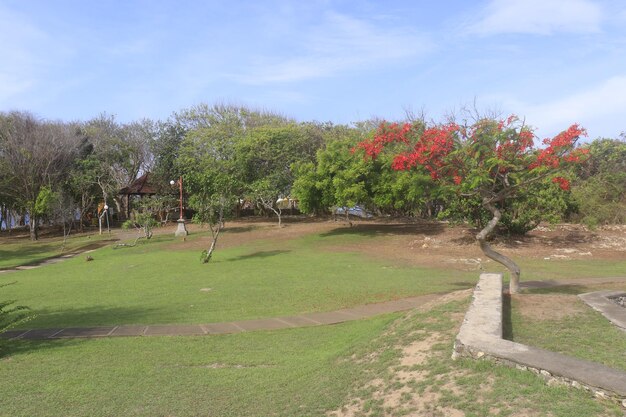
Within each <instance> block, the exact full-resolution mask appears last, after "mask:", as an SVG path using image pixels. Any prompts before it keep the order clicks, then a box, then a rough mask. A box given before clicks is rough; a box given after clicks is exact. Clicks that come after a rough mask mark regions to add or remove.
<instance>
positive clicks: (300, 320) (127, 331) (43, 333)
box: [0, 277, 626, 339]
mask: <svg viewBox="0 0 626 417" xmlns="http://www.w3.org/2000/svg"><path fill="white" fill-rule="evenodd" d="M612 282H624V283H625V284H626V277H610V278H588V279H576V280H571V281H524V282H522V283H520V287H521V288H547V287H557V286H566V285H594V284H603V283H612ZM443 296H444V295H442V294H428V295H422V296H418V297H411V298H404V299H400V300H393V301H386V302H382V303H375V304H366V305H363V306H359V307H353V308H346V309H341V310H337V311H329V312H320V313H307V314H301V315H297V316H284V317H274V318H266V319H257V320H242V321H230V322H224V323H208V324H153V325H120V326H98V327H67V328H60V327H59V328H54V329H31V330H10V331H7V332H5V333H2V334H0V338H4V339H7V338H9V339H68V338H77V337H81V338H88V337H115V336H202V335H212V334H229V333H242V332H250V331H256V330H275V329H287V328H291V327H310V326H320V325H325V324H337V323H343V322H346V321H351V320H359V319H363V318H368V317H374V316H377V315H380V314H387V313H396V312H401V311H407V310H411V309H414V308H419V307H424V306H425V305H426V304H427V303H429V302H431V301H434V302H436V300H437V299H438V298H441V297H443Z"/></svg>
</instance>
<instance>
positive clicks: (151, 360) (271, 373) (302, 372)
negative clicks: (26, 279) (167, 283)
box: [0, 315, 395, 417]
mask: <svg viewBox="0 0 626 417" xmlns="http://www.w3.org/2000/svg"><path fill="white" fill-rule="evenodd" d="M394 317H395V316H389V315H387V316H382V317H378V318H375V319H371V320H362V321H357V322H351V323H345V324H340V325H337V326H320V327H314V328H299V329H289V330H284V331H273V332H253V333H244V334H237V335H221V336H204V337H143V338H141V337H139V338H109V339H89V340H85V339H83V340H80V339H79V340H77V339H74V340H55V341H13V342H10V343H11V346H9V345H8V342H6V341H5V342H0V343H4V345H2V344H0V349H3V348H4V349H5V350H6V349H9V352H5V355H4V358H0V374H2V376H3V377H2V378H3V382H2V385H1V387H2V388H1V389H0V391H1V394H2V395H0V416H3V417H4V416H6V417H9V416H10V417H17V416H24V417H30V416H38V417H44V416H89V417H96V416H149V417H156V416H177V417H183V416H223V417H226V416H232V417H240V416H250V417H253V416H258V417H265V416H322V415H324V411H325V410H327V409H332V408H336V407H338V406H340V405H341V402H342V401H343V398H344V397H345V394H346V392H347V391H349V389H350V387H351V386H352V383H353V382H354V381H362V380H363V377H364V376H363V374H362V369H363V366H360V365H358V364H355V363H353V362H351V361H348V360H347V359H348V358H350V356H352V355H353V354H357V353H358V354H363V352H364V350H365V349H367V348H368V347H369V345H370V343H371V342H372V341H373V340H375V339H376V337H378V335H379V334H380V333H381V332H382V330H383V329H384V328H385V326H386V325H387V323H389V321H391V320H392V319H393V318H394Z"/></svg>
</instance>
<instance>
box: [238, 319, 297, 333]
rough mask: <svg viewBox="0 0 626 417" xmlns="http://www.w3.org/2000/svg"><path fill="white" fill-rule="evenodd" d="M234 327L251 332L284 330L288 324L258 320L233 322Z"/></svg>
mask: <svg viewBox="0 0 626 417" xmlns="http://www.w3.org/2000/svg"><path fill="white" fill-rule="evenodd" d="M233 324H234V325H236V326H239V327H241V328H242V329H244V330H245V331H252V330H276V329H286V328H289V327H293V326H290V325H289V324H288V323H285V322H282V321H279V320H275V319H260V320H245V321H237V322H233Z"/></svg>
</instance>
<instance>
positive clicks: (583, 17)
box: [468, 0, 603, 35]
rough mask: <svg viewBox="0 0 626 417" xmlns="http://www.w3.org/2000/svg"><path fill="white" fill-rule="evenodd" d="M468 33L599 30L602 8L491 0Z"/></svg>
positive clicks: (549, 0)
mask: <svg viewBox="0 0 626 417" xmlns="http://www.w3.org/2000/svg"><path fill="white" fill-rule="evenodd" d="M479 19H480V20H479V21H478V22H476V23H473V24H471V25H470V26H469V28H468V31H469V32H470V33H476V34H481V35H493V34H500V33H527V34H536V35H550V34H553V33H557V32H568V33H594V32H599V31H600V25H601V23H602V20H603V13H602V9H601V8H600V6H599V5H598V4H596V3H595V2H592V1H590V0H491V1H490V2H489V4H488V5H487V6H486V7H485V9H484V10H483V13H482V16H481V17H480V18H479Z"/></svg>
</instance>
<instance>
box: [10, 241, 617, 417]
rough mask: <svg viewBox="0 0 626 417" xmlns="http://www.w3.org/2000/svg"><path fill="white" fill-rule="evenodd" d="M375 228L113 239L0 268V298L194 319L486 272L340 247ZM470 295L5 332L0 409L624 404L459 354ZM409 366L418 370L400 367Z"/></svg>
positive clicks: (574, 407) (554, 411)
mask: <svg viewBox="0 0 626 417" xmlns="http://www.w3.org/2000/svg"><path fill="white" fill-rule="evenodd" d="M379 237H380V236H377V235H376V234H371V235H369V234H365V235H364V234H362V233H359V232H358V231H357V232H354V233H346V232H342V233H339V234H337V233H335V234H332V233H331V234H328V233H325V234H312V235H308V236H305V237H301V238H294V239H291V240H283V241H250V242H247V239H246V234H245V233H240V240H241V242H243V243H242V244H241V245H239V246H237V247H232V248H228V249H221V248H220V249H219V250H218V252H216V254H215V259H214V261H215V262H213V261H212V263H211V264H209V265H202V264H201V263H200V262H199V253H198V252H197V251H188V250H185V251H183V250H180V249H181V248H180V247H179V242H178V241H176V240H174V239H172V238H171V237H167V236H157V237H155V238H154V240H153V241H151V242H149V243H146V244H140V245H138V246H137V247H135V248H122V249H117V250H114V249H112V248H111V247H106V248H102V249H100V250H97V251H95V252H93V253H91V256H93V258H94V260H93V261H91V262H86V261H85V260H84V257H83V256H81V257H77V258H74V259H70V260H68V261H64V262H62V263H59V264H54V265H49V266H45V267H42V268H39V269H34V270H28V271H20V272H16V273H9V274H0V282H10V281H16V284H15V285H11V286H8V287H3V288H2V290H1V291H0V299H8V298H14V299H17V300H18V302H19V303H20V304H25V305H29V306H30V307H31V308H33V311H34V312H35V313H37V314H38V317H37V318H36V319H35V320H34V321H32V322H29V323H28V324H27V325H28V327H35V326H33V325H36V327H49V326H56V325H63V326H70V325H72V326H83V325H98V324H124V323H129V324H130V323H141V324H150V323H193V322H211V321H225V320H235V319H245V318H257V317H269V316H279V315H286V314H295V313H297V312H304V311H322V310H333V309H336V308H341V307H346V306H350V305H356V304H362V303H365V302H372V301H382V300H385V299H392V298H396V297H404V296H408V295H416V294H422V293H428V292H437V291H449V290H453V289H461V288H467V287H470V286H472V285H473V283H474V282H475V280H476V278H477V273H476V272H467V273H463V272H459V271H445V270H439V269H433V268H431V269H422V268H416V267H405V266H399V265H397V264H394V263H393V262H391V261H389V262H386V261H384V260H383V259H378V260H374V259H371V258H368V257H367V256H365V255H363V254H360V253H357V252H346V251H342V250H337V248H338V247H340V246H341V244H342V243H349V244H352V243H355V242H359V241H360V240H361V239H377V238H379ZM189 239H203V238H202V237H201V236H200V235H196V236H190V238H189ZM208 288H210V289H211V290H210V291H201V289H205V290H206V289H208ZM468 302H469V300H465V301H464V302H454V303H449V304H446V305H442V306H439V307H438V308H435V309H434V310H432V311H430V312H423V313H421V312H411V313H408V314H393V315H385V316H379V317H376V318H372V319H367V320H358V321H353V322H348V323H343V324H339V325H335V326H319V327H307V328H298V329H286V330H279V331H267V332H266V331H263V332H252V333H242V334H233V335H219V336H203V337H140V338H132V337H129V338H102V339H68V340H46V341H28V340H2V339H0V375H2V378H3V382H2V384H0V416H2V417H4V416H118V415H123V416H172V417H173V416H176V417H185V416H250V417H255V416H259V417H260V416H293V417H296V416H325V415H328V414H327V413H328V412H329V411H332V410H337V409H340V408H341V407H342V406H346V405H350V404H353V402H354V399H355V398H360V397H361V396H362V397H363V399H364V400H365V406H364V409H365V413H364V414H367V415H370V416H386V415H393V416H402V415H414V411H415V410H414V408H412V407H413V406H412V401H413V400H415V399H419V398H421V397H424V398H427V399H428V403H427V404H426V406H427V410H426V414H425V415H449V414H446V410H449V409H452V408H453V409H455V410H460V411H462V412H463V413H464V415H466V416H468V417H469V416H486V415H495V416H511V415H550V416H560V417H566V416H572V415H585V416H620V415H623V413H622V411H621V410H620V408H619V406H617V405H615V404H612V403H609V402H603V401H598V400H594V399H593V398H592V397H591V396H590V395H588V394H586V393H584V392H582V391H577V390H574V389H569V388H564V387H549V386H547V385H546V384H545V383H544V381H543V380H542V379H540V378H538V377H536V376H535V375H534V374H532V373H530V372H523V371H519V370H516V369H510V368H506V367H502V366H497V365H494V364H492V363H490V362H481V361H471V360H460V361H452V360H451V359H450V355H451V352H452V346H453V342H454V337H455V335H456V332H457V329H458V326H459V324H460V322H461V320H462V318H463V314H464V312H465V310H466V308H467V304H468ZM530 324H531V325H532V323H530ZM590 325H593V326H595V324H594V323H591V324H590ZM433 334H439V336H438V337H437V339H436V342H434V343H433V344H432V346H431V347H430V350H429V351H428V352H427V357H426V359H424V360H423V361H421V362H418V363H415V364H414V365H412V366H410V367H407V366H406V365H403V366H401V365H400V360H399V358H400V356H401V355H402V350H403V347H405V346H408V345H410V344H411V343H413V342H415V341H417V339H419V338H428V337H429V336H430V335H433ZM592 360H595V359H593V358H592ZM399 369H403V370H405V371H407V370H413V371H416V372H417V373H418V375H421V376H420V378H418V379H417V380H408V381H399V380H398V379H397V378H395V377H394V376H393V375H395V372H396V371H398V370H399ZM394 378H395V379H394ZM372 380H384V381H388V382H389V383H390V384H388V386H387V388H385V390H388V391H389V392H392V391H394V390H395V391H396V392H399V391H398V390H400V392H401V395H400V394H398V395H399V398H400V402H399V403H398V404H396V405H395V406H390V405H389V404H386V403H385V402H384V401H383V400H381V398H380V397H379V396H377V395H378V394H376V388H375V386H374V385H372V384H371V383H370V382H371V381H372ZM520 413H521V414H520Z"/></svg>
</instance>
